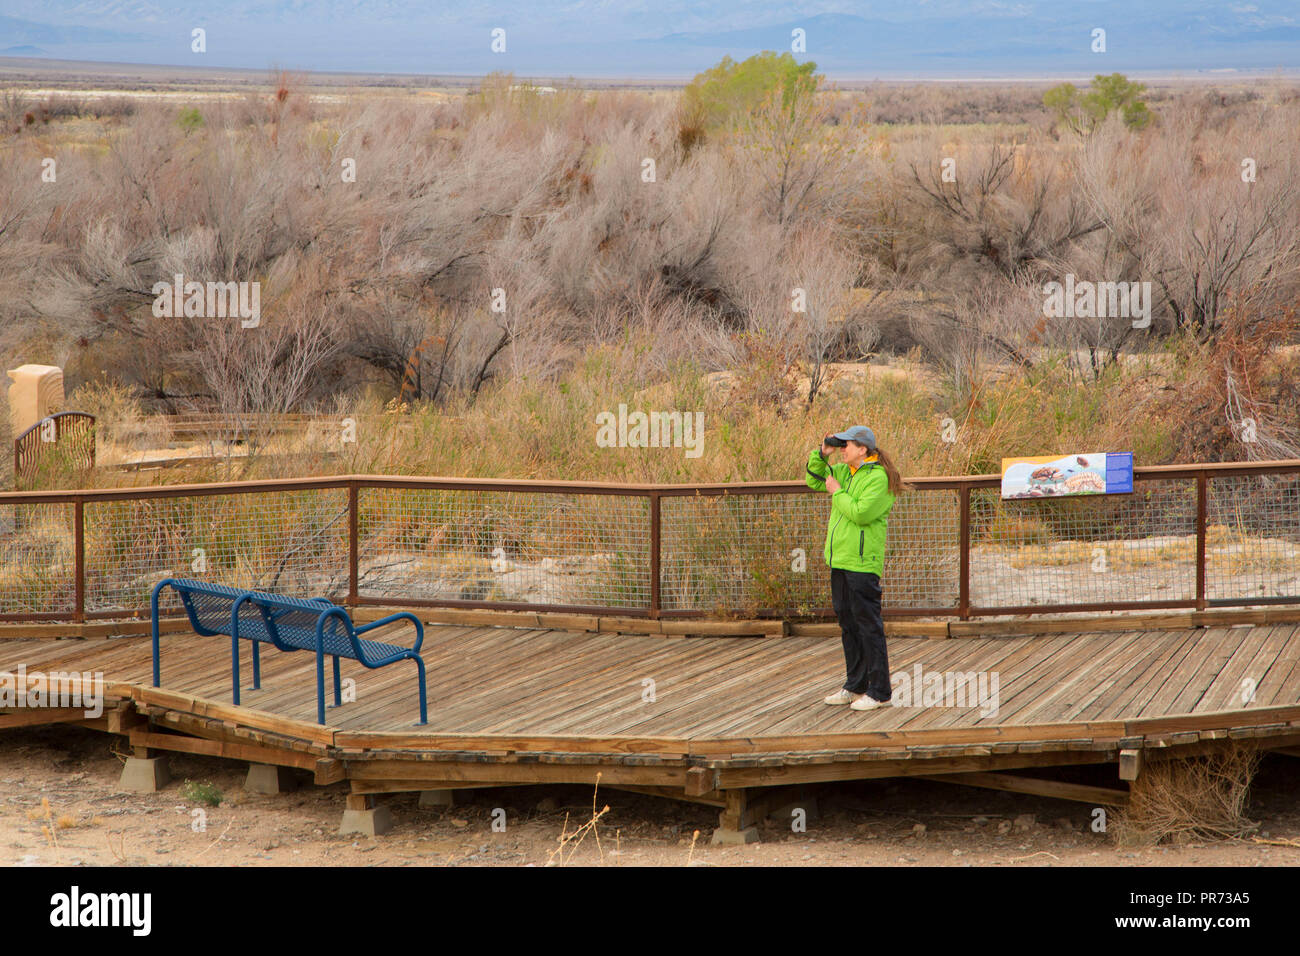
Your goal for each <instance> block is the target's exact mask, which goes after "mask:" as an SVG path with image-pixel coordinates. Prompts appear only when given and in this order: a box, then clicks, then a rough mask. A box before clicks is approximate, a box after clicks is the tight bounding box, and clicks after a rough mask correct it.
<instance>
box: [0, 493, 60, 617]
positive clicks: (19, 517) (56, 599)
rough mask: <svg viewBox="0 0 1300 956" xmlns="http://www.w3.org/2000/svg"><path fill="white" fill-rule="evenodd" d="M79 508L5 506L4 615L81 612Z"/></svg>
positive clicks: (1, 513) (1, 519)
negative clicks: (78, 608)
mask: <svg viewBox="0 0 1300 956" xmlns="http://www.w3.org/2000/svg"><path fill="white" fill-rule="evenodd" d="M74 507H75V506H74V505H71V504H50V505H26V504H23V505H0V614H44V613H69V612H71V611H73V610H75V607H76V588H77V580H76V554H75V547H76V529H75V527H74V524H73V522H74V517H75V511H74Z"/></svg>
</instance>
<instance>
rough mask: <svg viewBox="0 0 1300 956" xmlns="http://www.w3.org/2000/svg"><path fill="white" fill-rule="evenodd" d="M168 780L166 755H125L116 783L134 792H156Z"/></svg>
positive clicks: (169, 778)
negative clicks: (120, 775)
mask: <svg viewBox="0 0 1300 956" xmlns="http://www.w3.org/2000/svg"><path fill="white" fill-rule="evenodd" d="M169 780H171V776H170V775H169V774H168V773H167V758H166V757H127V758H126V766H125V767H123V768H122V779H121V780H120V781H119V784H118V785H119V786H120V787H121V789H123V790H132V791H134V792H136V793H157V792H158V791H159V790H161V789H162V788H163V787H165V786H167V782H168V781H169Z"/></svg>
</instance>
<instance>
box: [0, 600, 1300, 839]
mask: <svg viewBox="0 0 1300 956" xmlns="http://www.w3.org/2000/svg"><path fill="white" fill-rule="evenodd" d="M889 651H890V670H891V672H893V673H898V672H900V671H901V672H907V673H909V675H915V673H916V671H917V668H918V666H919V668H920V671H921V673H922V674H923V675H924V674H933V673H944V672H963V673H968V672H975V673H976V674H980V673H982V674H984V675H985V679H986V681H989V683H988V684H986V685H985V686H986V688H987V689H988V690H990V691H991V690H992V689H993V687H994V685H993V684H992V683H991V678H992V675H996V680H997V682H996V685H995V686H996V711H995V712H992V709H991V706H990V705H991V704H992V703H993V697H992V694H989V695H988V696H986V697H985V699H984V700H983V701H979V700H970V701H967V702H966V705H965V706H944V705H943V704H944V703H947V702H939V703H938V704H936V703H935V702H933V701H930V702H928V703H929V705H928V706H891V707H884V708H879V709H876V710H873V711H867V712H855V711H852V710H850V709H849V708H847V707H829V706H826V705H825V704H824V703H822V697H823V696H824V695H826V694H827V693H830V692H832V691H833V690H835V689H836V688H837V687H838V686H839V685H840V682H841V680H842V675H843V671H842V667H843V658H842V652H841V649H840V642H839V640H838V639H837V638H827V637H793V636H785V637H682V636H666V635H648V636H647V635H629V634H614V633H591V632H577V631H564V630H555V629H526V628H510V627H473V626H449V625H436V624H430V625H427V626H426V632H425V641H424V651H423V653H424V660H425V663H426V666H427V668H428V681H427V687H428V694H429V724H428V725H427V726H425V727H418V726H417V725H416V719H417V708H416V693H415V686H414V685H415V679H416V676H415V674H416V672H415V668H414V666H410V665H408V664H407V663H405V662H403V663H399V664H396V665H392V666H389V667H386V668H383V669H381V670H377V671H369V670H366V669H364V668H362V667H361V666H359V665H358V664H356V663H355V662H352V661H344V662H343V667H342V673H343V676H344V678H352V679H353V680H355V682H356V684H355V691H356V700H355V701H354V702H349V703H345V704H344V705H343V706H341V707H337V708H336V707H333V706H330V707H329V708H328V710H327V712H326V718H327V721H328V726H326V727H321V726H319V725H317V724H316V723H315V709H316V700H315V659H314V657H313V656H312V655H311V654H306V653H291V654H285V653H279V652H277V651H275V650H274V649H264V652H263V654H262V689H261V690H256V691H255V690H252V689H251V687H250V686H249V685H250V684H251V675H252V669H251V658H250V655H249V650H248V646H247V645H246V644H245V645H244V646H243V661H242V663H241V676H242V677H243V679H244V684H245V686H244V689H243V691H242V706H241V707H234V706H233V705H232V704H231V702H230V701H231V687H230V645H229V642H228V641H227V640H225V639H221V638H203V637H198V636H196V635H193V634H188V633H179V634H171V635H165V636H164V637H163V638H162V688H161V689H154V688H153V687H152V686H151V656H150V642H149V640H148V639H147V638H138V637H130V638H114V639H87V640H19V639H9V640H2V641H0V671H9V672H17V670H18V668H19V667H20V666H23V667H25V668H26V670H27V671H28V672H29V674H30V673H31V672H38V671H39V672H43V673H52V672H55V671H64V672H68V671H79V672H99V673H102V674H103V676H104V679H105V681H106V682H107V696H108V697H109V698H110V700H109V704H108V707H109V711H108V713H106V714H105V716H104V717H102V718H99V719H98V720H97V721H95V720H84V719H82V718H84V715H82V714H80V713H77V712H71V711H69V712H61V711H59V712H56V711H49V712H48V716H49V720H48V721H46V720H42V716H44V715H42V714H41V712H39V711H28V712H26V713H20V712H17V711H14V710H10V711H8V712H6V713H0V729H3V728H4V727H5V726H6V725H8V726H18V725H23V724H33V723H42V722H53V721H56V720H60V721H65V722H77V723H84V724H86V725H88V726H94V727H98V728H99V729H102V730H106V731H109V732H112V733H119V734H123V735H124V736H127V737H128V738H129V741H130V743H131V744H133V745H134V746H136V747H137V748H140V750H139V751H138V752H139V753H141V754H143V752H144V751H145V750H146V749H148V750H157V749H162V750H178V751H185V752H192V753H209V754H216V755H224V756H229V757H234V758H237V759H243V760H249V761H251V762H263V763H271V764H280V765H287V766H296V767H300V768H304V769H310V770H313V771H314V772H315V774H316V780H317V781H318V782H322V783H324V782H331V781H337V780H342V779H348V780H351V781H352V786H353V790H354V791H355V792H356V793H359V794H365V793H374V792H382V791H393V790H423V789H438V788H455V787H459V786H485V785H503V784H522V783H543V782H575V783H576V782H590V781H591V780H594V777H595V773H597V772H600V773H601V774H602V780H603V782H604V783H606V784H609V785H613V786H619V785H624V786H628V787H631V788H633V789H642V790H645V791H647V792H656V793H662V794H663V795H666V796H678V797H680V798H683V799H696V800H700V801H703V802H706V803H714V804H716V805H718V806H730V811H729V812H732V813H733V818H732V819H733V822H735V823H737V825H740V824H743V821H742V820H741V819H740V816H741V815H742V814H743V813H744V809H743V806H742V805H739V804H737V805H734V806H731V805H728V804H727V800H726V793H727V791H731V790H737V791H740V792H743V790H744V788H747V787H750V788H752V787H770V786H777V785H783V784H805V783H815V782H819V781H828V780H844V779H859V778H866V777H878V776H891V775H903V774H921V775H943V774H952V773H961V772H984V773H983V776H984V777H989V776H990V774H988V773H987V771H996V770H1007V769H1015V768H1021V767H1030V766H1059V765H1066V764H1076V763H1103V762H1117V763H1118V762H1119V761H1120V758H1121V755H1122V754H1125V753H1128V754H1131V753H1133V752H1135V751H1136V752H1142V753H1145V754H1147V755H1148V757H1152V756H1168V755H1171V754H1193V753H1203V752H1206V750H1207V748H1208V749H1212V748H1213V747H1214V746H1216V745H1226V744H1228V743H1230V742H1231V741H1232V740H1239V739H1244V738H1252V739H1255V740H1256V741H1257V743H1258V744H1259V745H1260V746H1266V747H1268V748H1271V749H1282V748H1294V747H1296V746H1297V745H1300V623H1285V624H1277V625H1268V626H1240V625H1239V626H1223V627H1200V628H1187V629H1176V630H1150V631H1146V630H1132V631H1109V632H1104V631H1103V632H1091V633H1059V634H1046V635H1038V636H1020V637H985V638H960V639H949V640H929V639H924V638H907V637H891V638H890V640H889ZM650 682H653V683H652V684H651V683H650ZM327 683H328V668H327ZM1252 690H1253V698H1252V697H1251V691H1252ZM327 693H328V690H327ZM329 699H330V702H331V703H332V696H331V697H330V698H329ZM950 701H951V698H950V699H949V702H950ZM981 704H983V705H984V706H983V707H981ZM3 739H4V738H3V736H0V746H3ZM972 779H974V778H972ZM1117 782H1118V781H1117ZM985 785H988V784H987V782H986V783H985ZM1010 788H1013V789H1014V787H1010ZM1123 793H1124V791H1119V790H1117V791H1116V793H1115V794H1114V799H1113V800H1111V802H1122V794H1123ZM1101 798H1102V799H1105V795H1104V794H1102V795H1101Z"/></svg>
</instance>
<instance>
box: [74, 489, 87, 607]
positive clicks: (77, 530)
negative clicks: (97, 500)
mask: <svg viewBox="0 0 1300 956" xmlns="http://www.w3.org/2000/svg"><path fill="white" fill-rule="evenodd" d="M72 568H73V570H72V573H73V576H74V580H73V584H72V588H73V598H72V609H73V611H74V612H75V613H76V615H77V617H76V620H77V621H78V623H80V622H82V621H84V620H85V619H86V503H85V502H84V501H83V500H81V499H80V498H78V499H77V502H76V504H74V505H73V506H72Z"/></svg>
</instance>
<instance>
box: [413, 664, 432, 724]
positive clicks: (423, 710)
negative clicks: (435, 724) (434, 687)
mask: <svg viewBox="0 0 1300 956" xmlns="http://www.w3.org/2000/svg"><path fill="white" fill-rule="evenodd" d="M413 660H414V661H415V666H416V667H418V668H419V670H420V723H421V724H427V723H428V722H429V709H428V707H427V706H426V704H425V700H424V661H422V660H420V658H418V657H416V658H413Z"/></svg>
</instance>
